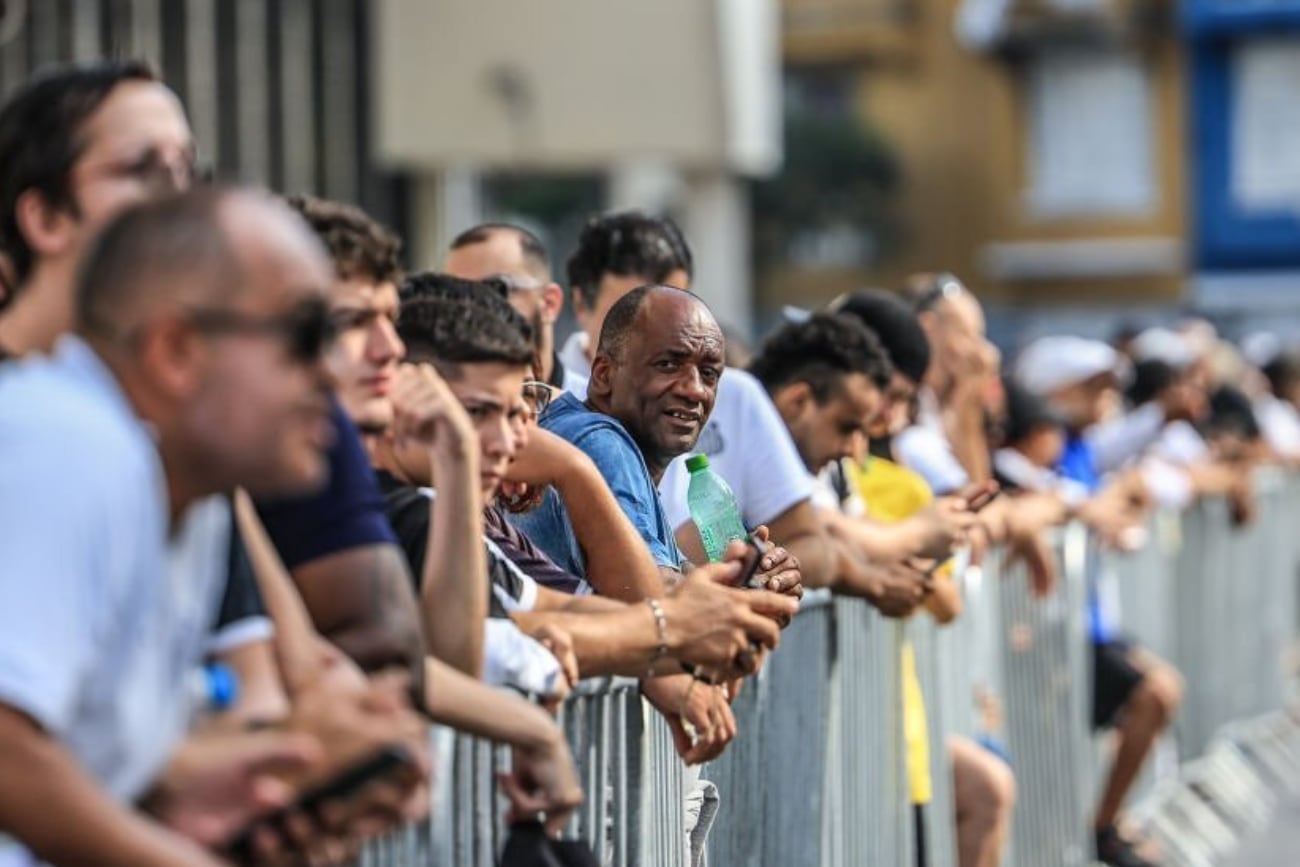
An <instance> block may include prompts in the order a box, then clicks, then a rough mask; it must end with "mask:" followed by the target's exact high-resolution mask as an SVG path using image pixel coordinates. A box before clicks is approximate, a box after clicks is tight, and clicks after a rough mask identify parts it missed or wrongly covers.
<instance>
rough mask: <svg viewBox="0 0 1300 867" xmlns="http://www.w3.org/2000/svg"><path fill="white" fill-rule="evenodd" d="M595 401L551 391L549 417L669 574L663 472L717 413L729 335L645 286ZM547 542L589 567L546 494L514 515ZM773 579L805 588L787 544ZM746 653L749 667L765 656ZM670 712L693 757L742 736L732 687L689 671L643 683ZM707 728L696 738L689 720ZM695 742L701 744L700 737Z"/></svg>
mask: <svg viewBox="0 0 1300 867" xmlns="http://www.w3.org/2000/svg"><path fill="white" fill-rule="evenodd" d="M600 340H601V342H600V345H599V347H598V349H597V353H596V364H595V367H594V368H593V375H592V380H591V383H590V388H589V391H588V398H587V401H586V402H585V403H584V402H582V401H580V400H579V399H578V398H577V397H576V396H575V395H573V394H572V393H569V394H565V395H562V396H561V397H560V398H559V399H558V400H556V401H555V402H553V403H552V404H551V406H550V408H549V409H548V410H547V411H546V412H545V413H544V414H543V416H542V418H541V426H542V428H544V429H546V430H549V431H551V432H553V433H555V434H557V435H559V436H560V437H562V438H563V439H565V440H568V441H569V442H571V443H572V444H573V445H575V446H577V447H578V448H579V449H581V450H582V451H583V452H585V453H586V454H587V455H588V457H589V458H590V459H591V460H592V461H593V463H595V465H596V467H597V469H598V470H599V471H600V474H601V475H602V476H603V477H604V478H605V480H606V481H607V483H608V484H609V486H610V487H611V489H612V490H613V492H614V494H615V497H616V498H617V500H618V504H619V507H620V509H622V511H623V512H624V514H625V515H627V517H628V519H629V520H630V521H631V522H632V524H633V526H634V527H635V528H636V529H637V532H638V534H639V535H640V536H641V538H642V541H643V543H644V544H645V545H646V546H647V547H648V549H649V550H650V551H651V553H652V555H653V556H654V558H655V560H656V562H657V564H658V567H659V570H660V572H661V574H662V575H663V577H664V579H665V580H666V581H667V583H668V584H670V585H672V584H676V583H677V582H679V581H680V580H681V574H682V569H683V567H684V566H685V565H686V564H685V561H684V558H683V557H682V555H681V552H680V550H679V549H678V547H677V543H676V540H675V539H674V537H673V528H672V527H671V526H670V525H669V523H668V520H667V518H666V516H665V515H664V512H663V507H662V505H661V503H660V501H659V495H658V492H657V490H656V488H655V482H656V480H657V479H658V478H659V477H660V476H662V474H663V471H664V469H665V468H666V467H667V465H668V464H669V463H670V462H671V461H672V460H673V459H675V458H676V457H678V456H679V455H681V454H683V453H685V452H686V451H689V450H690V449H691V448H692V447H693V446H694V444H695V440H696V438H697V437H698V436H699V432H700V430H701V428H702V427H703V424H704V422H705V420H706V419H707V418H708V415H709V412H710V411H711V409H712V406H713V401H714V398H715V397H716V393H717V381H718V377H719V376H721V373H722V335H721V331H720V330H719V329H718V326H717V323H716V322H715V321H714V320H713V317H712V315H711V314H710V313H709V311H708V308H707V307H705V306H704V304H703V303H702V302H701V301H700V300H699V299H698V298H696V297H695V296H694V295H691V294H690V293H689V292H686V291H684V290H681V289H677V288H674V287H667V286H645V287H641V288H639V289H635V290H633V291H632V292H630V293H628V294H627V295H625V296H623V298H621V299H620V300H619V301H618V302H617V303H615V304H614V305H613V306H612V307H611V308H610V311H609V315H608V316H607V317H606V318H605V320H604V325H603V327H602V330H601V338H600ZM511 519H512V520H513V521H514V522H515V524H516V526H518V527H519V528H520V529H522V530H523V531H524V532H525V533H526V534H527V535H528V536H529V537H530V538H532V540H533V542H534V543H536V544H537V546H538V547H539V548H541V549H542V550H543V551H545V552H546V553H547V554H548V555H550V556H551V558H552V559H554V560H555V561H556V562H557V563H559V564H560V565H561V566H563V567H565V568H567V569H570V570H571V571H575V572H579V573H580V572H581V570H582V569H583V565H582V563H581V559H580V558H579V557H576V556H575V554H574V550H575V548H576V547H577V541H576V536H575V533H574V527H573V522H572V519H571V518H570V517H569V516H568V515H566V514H565V513H564V512H563V510H562V509H560V508H559V506H558V503H557V502H556V501H555V500H554V499H552V498H548V499H547V500H544V501H543V504H542V506H541V507H540V508H539V509H538V510H536V511H534V512H531V513H528V514H524V515H512V516H511ZM765 561H766V563H767V565H769V566H770V568H769V569H767V570H766V571H763V572H761V573H760V575H761V578H762V580H764V581H766V582H768V586H769V587H773V586H774V585H773V584H772V582H773V580H775V587H776V588H779V589H780V591H782V592H786V593H791V594H798V593H799V592H801V591H800V579H799V572H798V569H797V566H796V564H794V563H793V562H792V561H791V559H790V557H789V555H788V553H787V552H785V551H783V550H782V549H779V548H775V549H770V550H769V551H768V552H767V553H766V556H765ZM757 662H758V660H757V658H755V656H754V655H753V654H749V653H742V654H741V655H740V656H739V657H738V663H739V664H740V666H741V668H742V669H743V670H753V668H754V667H756V665H757ZM642 688H643V690H644V692H645V693H646V696H647V698H649V699H650V701H651V703H652V704H654V705H655V707H656V708H657V709H659V710H660V712H661V713H663V714H664V716H665V717H666V718H667V719H668V720H669V723H670V725H671V726H672V727H673V730H674V734H675V735H676V738H677V746H678V749H679V751H680V752H681V753H682V754H683V756H686V757H688V760H695V761H704V760H707V759H709V758H712V757H714V756H716V755H717V754H719V753H720V752H721V750H722V749H723V748H724V747H725V746H726V744H727V742H729V741H730V740H731V738H732V737H734V735H735V720H734V717H733V716H732V715H731V710H730V708H729V707H728V702H727V698H726V694H724V692H723V690H722V689H720V688H717V687H713V686H709V685H696V684H695V682H694V681H693V680H692V679H691V678H689V677H685V678H684V679H683V677H661V678H654V679H651V680H647V681H645V682H644V683H643V686H642ZM683 719H684V720H685V721H687V722H689V723H690V725H691V726H692V727H694V729H695V730H696V731H697V732H699V733H700V735H699V736H698V737H697V738H694V739H692V738H690V737H689V736H688V735H687V733H686V730H685V728H684V726H683V725H682V720H683ZM693 741H694V745H693V746H692V742H693Z"/></svg>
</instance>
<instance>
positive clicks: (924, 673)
mask: <svg viewBox="0 0 1300 867" xmlns="http://www.w3.org/2000/svg"><path fill="white" fill-rule="evenodd" d="M906 630H907V633H908V640H909V641H910V642H911V644H912V648H913V650H914V652H915V653H916V672H917V677H918V678H919V679H920V681H921V694H922V696H923V698H924V701H925V714H926V734H927V736H928V738H929V743H928V747H929V751H930V784H931V797H930V803H929V804H928V805H927V806H926V808H925V814H926V815H925V854H926V867H957V826H956V807H955V804H954V794H953V774H952V760H951V758H950V756H949V753H948V734H949V733H951V732H952V731H953V729H952V726H951V725H950V724H949V721H948V718H949V716H950V709H949V707H948V705H947V704H946V703H945V701H944V695H943V691H942V690H940V689H939V685H940V684H941V683H943V682H944V681H945V677H944V676H943V674H942V672H943V671H944V670H946V669H952V668H957V667H959V666H960V657H956V658H954V657H951V656H944V655H943V654H942V653H941V651H940V644H939V635H940V634H941V633H942V632H943V629H942V628H940V627H938V626H936V625H935V623H934V621H933V620H932V619H931V618H930V617H929V616H927V615H925V614H924V613H922V614H919V615H918V616H917V617H915V618H914V619H913V620H912V622H910V623H908V624H907V626H906Z"/></svg>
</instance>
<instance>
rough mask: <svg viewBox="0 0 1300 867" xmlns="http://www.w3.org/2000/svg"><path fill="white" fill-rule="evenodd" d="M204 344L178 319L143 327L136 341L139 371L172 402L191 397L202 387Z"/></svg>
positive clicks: (167, 319)
mask: <svg viewBox="0 0 1300 867" xmlns="http://www.w3.org/2000/svg"><path fill="white" fill-rule="evenodd" d="M204 353H205V348H204V345H203V341H202V340H200V339H199V335H198V334H197V333H196V332H195V331H194V329H193V328H191V327H190V326H189V325H188V324H187V323H186V322H184V321H183V320H182V319H180V318H179V317H175V316H168V317H164V318H160V319H158V320H155V321H153V322H151V323H149V324H148V325H146V326H145V327H144V328H143V329H142V330H141V331H140V332H139V338H138V348H137V354H138V358H139V364H140V367H141V371H142V372H143V373H144V375H145V376H146V377H147V378H148V380H149V381H150V382H151V383H152V384H153V386H154V388H155V389H156V390H157V391H159V392H161V393H163V394H164V395H166V396H167V397H169V398H171V399H172V400H175V401H185V400H188V399H189V398H190V397H192V396H193V395H194V394H195V393H196V392H197V391H198V389H199V387H200V385H201V384H202V379H203V375H202V360H203V355H204Z"/></svg>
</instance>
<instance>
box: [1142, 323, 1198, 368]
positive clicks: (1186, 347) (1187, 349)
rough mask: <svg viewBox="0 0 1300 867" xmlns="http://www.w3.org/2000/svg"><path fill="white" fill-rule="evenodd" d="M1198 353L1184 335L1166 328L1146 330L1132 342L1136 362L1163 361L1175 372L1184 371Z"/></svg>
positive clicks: (1192, 362) (1193, 361)
mask: <svg viewBox="0 0 1300 867" xmlns="http://www.w3.org/2000/svg"><path fill="white" fill-rule="evenodd" d="M1198 355H1199V353H1197V351H1196V346H1195V345H1194V344H1193V341H1192V340H1191V339H1189V338H1188V337H1187V336H1186V335H1183V334H1179V333H1178V332H1176V331H1170V330H1169V329H1168V328H1148V329H1147V330H1146V331H1143V332H1142V333H1141V334H1139V335H1138V336H1137V337H1136V338H1134V340H1133V357H1134V358H1135V359H1136V360H1138V361H1163V362H1164V363H1165V364H1167V365H1169V366H1170V367H1172V368H1174V369H1175V370H1186V369H1187V368H1189V367H1191V366H1192V364H1194V363H1195V362H1196V359H1197V356H1198Z"/></svg>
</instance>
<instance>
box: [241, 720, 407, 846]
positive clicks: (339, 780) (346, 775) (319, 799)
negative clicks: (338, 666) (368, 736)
mask: <svg viewBox="0 0 1300 867" xmlns="http://www.w3.org/2000/svg"><path fill="white" fill-rule="evenodd" d="M419 770H420V766H419V763H418V762H417V761H416V760H415V757H414V756H413V755H411V752H410V750H408V749H407V748H406V747H403V746H399V745H396V744H394V745H390V746H387V747H384V748H383V749H381V750H379V751H378V752H376V753H374V754H373V755H371V756H369V757H368V758H365V759H362V760H361V761H359V762H356V763H355V764H352V765H350V766H348V767H346V768H344V769H343V770H342V771H340V772H338V773H337V774H335V775H334V776H333V777H331V778H330V779H328V780H326V781H325V782H323V783H321V784H320V785H318V786H315V787H313V788H311V789H308V790H307V791H305V792H303V793H302V794H301V795H299V796H298V798H297V800H295V801H294V802H293V803H292V804H290V805H289V806H288V807H284V808H282V809H280V810H276V811H275V812H273V813H271V814H269V815H267V816H263V817H261V818H259V819H255V820H253V822H251V823H250V824H249V825H248V826H247V827H246V828H244V830H243V831H240V832H239V833H238V834H236V835H235V837H234V838H233V839H232V840H231V842H230V843H229V844H228V845H227V846H226V849H227V850H228V851H229V852H230V853H231V854H232V855H234V856H235V858H236V860H238V861H241V862H243V861H247V860H249V859H250V858H251V857H252V855H253V850H252V847H253V836H254V834H256V833H257V832H258V831H259V830H260V829H262V828H267V827H269V828H272V829H276V830H279V829H281V828H282V827H283V823H284V820H285V818H286V817H287V816H289V815H290V814H292V813H305V814H307V815H308V816H313V817H314V816H315V815H316V814H317V812H318V811H319V810H320V808H321V807H322V806H323V805H324V804H327V803H329V802H331V801H346V800H347V799H349V798H351V797H354V796H355V795H357V794H358V793H359V792H360V791H361V790H362V789H363V788H365V787H366V786H367V785H369V784H370V783H373V782H376V781H378V780H385V779H394V778H400V777H401V776H403V775H405V774H411V775H416V774H418V773H419Z"/></svg>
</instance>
